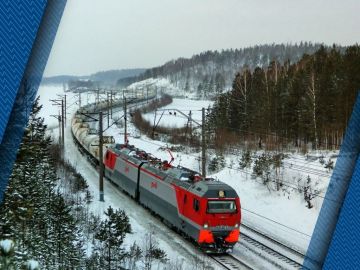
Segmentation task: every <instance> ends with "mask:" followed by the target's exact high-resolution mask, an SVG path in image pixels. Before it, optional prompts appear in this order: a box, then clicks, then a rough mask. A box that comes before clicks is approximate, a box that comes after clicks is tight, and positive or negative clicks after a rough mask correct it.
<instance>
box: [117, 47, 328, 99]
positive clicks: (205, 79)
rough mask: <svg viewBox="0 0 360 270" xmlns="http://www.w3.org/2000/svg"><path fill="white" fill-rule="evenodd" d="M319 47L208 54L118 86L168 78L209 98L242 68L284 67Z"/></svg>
mask: <svg viewBox="0 0 360 270" xmlns="http://www.w3.org/2000/svg"><path fill="white" fill-rule="evenodd" d="M320 46H321V45H320V44H312V43H307V42H302V43H300V44H295V45H291V44H270V45H261V46H254V47H248V48H243V49H228V50H222V51H206V52H203V53H200V54H196V55H194V56H193V57H191V58H188V59H187V58H178V59H176V60H172V61H169V62H167V63H166V64H164V65H162V66H159V67H155V68H151V69H148V70H146V71H145V72H144V73H142V74H140V75H139V76H137V77H133V78H125V79H119V81H118V85H121V86H127V85H129V84H131V83H133V82H136V81H141V80H144V79H148V78H155V77H165V78H168V79H170V81H171V82H172V83H173V84H174V85H176V86H177V87H178V88H180V89H184V90H185V92H197V94H198V96H199V97H205V98H209V97H212V96H215V95H217V94H219V93H221V92H223V91H224V90H225V89H226V88H229V87H231V83H232V81H233V79H234V76H235V74H236V72H238V71H239V70H242V69H243V68H245V67H246V68H248V69H250V70H254V69H255V68H256V67H258V66H260V67H265V66H268V65H269V64H270V62H271V61H273V60H276V61H278V62H279V63H283V62H285V61H287V60H290V62H296V61H298V60H299V59H300V58H301V57H302V55H303V54H305V53H307V54H311V53H314V52H315V51H316V50H317V49H319V48H320Z"/></svg>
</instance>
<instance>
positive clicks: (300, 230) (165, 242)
mask: <svg viewBox="0 0 360 270" xmlns="http://www.w3.org/2000/svg"><path fill="white" fill-rule="evenodd" d="M56 89H57V90H56ZM56 89H52V90H51V89H50V88H48V87H46V88H41V89H40V93H45V92H47V91H54V93H55V92H56V91H58V90H59V88H56ZM60 89H61V88H60ZM61 90H62V89H61ZM54 93H52V95H53V94H54ZM57 93H59V92H57ZM47 94H48V95H50V94H49V93H47ZM54 95H55V96H56V94H54ZM69 96H70V94H69ZM44 101H45V103H44V105H45V106H44V107H45V108H44V110H43V112H42V113H43V114H44V116H45V119H46V121H52V120H50V117H49V115H50V114H51V113H50V111H52V110H54V109H53V108H51V106H50V105H49V102H48V101H47V100H44ZM83 104H84V103H83ZM208 104H209V102H200V101H193V100H180V99H174V103H172V104H170V105H168V106H167V107H168V108H172V109H179V110H182V111H183V110H190V109H191V110H192V109H196V108H201V107H205V106H206V107H207V105H208ZM76 109H77V106H76V105H75V106H72V107H71V109H70V110H69V115H72V114H73V113H74V112H75V110H76ZM194 111H195V110H194ZM122 114H123V112H122V111H121V110H119V111H118V115H122ZM148 115H149V116H146V117H150V116H151V118H152V119H153V114H152V115H151V113H150V114H148ZM114 117H116V115H114ZM198 117H199V116H196V118H198ZM69 118H70V117H69ZM175 118H176V120H174V119H175ZM194 118H195V117H194ZM180 119H181V117H179V116H178V115H177V116H174V115H172V116H170V115H168V119H167V120H166V121H165V120H164V123H166V124H167V123H170V125H181V123H184V122H181V121H184V120H185V122H186V121H187V120H186V119H185V118H184V119H183V120H180ZM198 120H199V119H198ZM69 121H70V120H68V123H69ZM105 128H106V126H105ZM128 130H129V132H130V143H131V144H134V145H136V146H137V147H139V148H141V149H144V150H146V151H147V152H150V153H152V154H154V155H155V156H157V157H159V158H162V159H170V157H169V154H168V153H167V152H166V151H163V150H160V147H161V146H166V144H165V143H163V142H160V141H152V140H150V139H149V138H146V137H145V136H140V137H139V138H138V137H137V138H134V137H131V136H132V135H134V134H138V133H139V132H138V131H137V130H136V129H135V128H134V127H133V126H132V125H130V126H129V129H128ZM123 131H124V130H123V129H119V128H117V127H116V125H113V126H111V127H110V128H109V129H108V130H107V131H106V134H107V135H112V136H114V138H115V140H116V142H120V143H121V142H123V134H122V133H123ZM57 132H58V131H57ZM54 135H56V131H55V130H54ZM257 154H259V153H257ZM288 154H289V156H288V157H287V158H286V159H285V161H284V169H283V170H282V177H283V180H284V183H285V184H286V183H290V184H291V185H290V184H289V185H290V186H295V187H296V184H297V181H298V179H300V178H301V179H302V180H301V181H299V184H298V185H303V184H304V183H305V180H306V177H307V176H308V175H309V176H310V177H311V179H312V181H313V183H316V188H317V189H318V190H319V191H321V193H320V194H319V196H318V197H316V198H314V199H313V203H314V207H313V208H312V209H308V208H307V207H306V203H305V201H304V198H303V197H304V195H303V193H299V192H298V191H294V190H293V189H291V188H287V189H286V188H285V187H284V190H283V191H281V192H275V191H269V189H268V188H267V187H266V186H265V185H263V184H262V183H261V181H260V180H259V179H257V180H256V179H253V178H252V177H251V170H248V171H241V170H239V169H238V165H237V164H238V161H239V160H238V159H239V156H238V155H227V156H226V163H227V166H228V167H232V168H233V169H230V168H226V169H223V170H221V171H220V172H218V173H214V174H213V175H211V176H212V177H214V178H217V179H219V180H221V181H223V182H225V183H227V184H229V185H230V186H232V187H233V188H234V189H235V190H236V191H237V193H238V194H239V196H240V198H241V204H242V222H243V223H245V224H248V225H251V226H253V227H255V228H257V229H259V230H261V231H263V232H266V233H268V234H269V235H272V236H274V237H275V238H277V239H279V240H281V241H283V242H285V243H289V244H291V245H292V246H294V247H297V248H298V249H300V250H302V251H303V252H305V251H306V249H307V246H308V244H309V241H310V237H311V235H312V231H313V229H314V226H315V223H316V220H317V217H318V214H319V211H320V209H321V205H322V202H323V198H322V196H324V195H325V192H326V188H327V185H328V182H329V179H330V176H331V174H330V173H329V172H327V171H326V169H324V166H323V165H321V164H320V163H319V158H318V157H319V156H321V155H323V156H324V159H325V160H328V159H329V158H330V157H331V156H332V155H336V154H338V152H331V151H328V152H313V153H310V154H309V156H308V157H306V156H304V155H302V154H299V153H296V152H294V153H288ZM173 155H174V157H175V161H174V165H182V166H185V167H188V168H190V169H193V170H196V171H200V153H180V152H174V153H173ZM66 156H67V157H68V158H69V160H70V162H71V163H73V164H74V165H75V166H76V167H77V169H78V170H79V172H80V173H81V174H83V176H84V177H85V179H86V180H87V181H88V183H89V186H90V189H91V191H92V193H93V195H94V198H95V201H94V203H93V206H92V209H93V211H94V212H95V214H100V215H101V214H102V213H103V212H104V211H105V209H106V208H107V207H108V205H112V206H113V207H116V208H122V209H125V210H126V212H127V214H128V215H129V217H130V221H131V224H132V226H133V230H134V233H133V234H132V235H131V236H129V237H128V238H127V243H128V244H130V243H132V242H133V241H136V242H137V243H142V242H143V237H144V233H145V232H150V231H153V232H154V234H155V235H156V237H157V239H158V241H159V244H160V247H161V248H162V249H164V250H165V251H166V252H167V253H168V255H169V257H170V259H171V260H172V261H175V260H176V261H177V262H179V261H181V262H183V263H184V265H188V266H190V265H192V262H193V260H194V258H195V256H201V255H202V254H201V253H200V252H198V251H197V250H196V249H195V248H194V247H193V245H191V244H190V243H188V242H187V241H185V240H183V239H182V238H181V237H180V236H179V235H177V234H176V233H174V232H173V231H171V230H169V229H167V228H166V227H165V226H164V225H163V224H162V223H161V222H159V221H158V220H157V219H156V218H154V217H153V216H151V215H150V214H149V213H148V211H146V210H144V209H142V208H141V207H139V206H138V205H137V204H136V203H135V202H134V201H132V200H131V199H129V198H128V197H127V196H125V195H123V194H122V193H121V192H119V191H118V190H117V189H116V188H114V186H112V185H111V184H109V183H107V182H106V183H105V200H106V202H105V203H100V202H98V201H97V200H96V199H97V197H98V174H97V172H96V170H95V169H94V168H93V167H92V166H91V165H90V164H89V163H88V162H86V160H85V159H84V158H83V157H82V156H81V155H80V154H79V152H78V151H77V149H76V148H75V145H74V143H73V142H72V139H71V136H70V125H68V128H67V131H66ZM333 160H334V161H335V160H336V159H335V158H333ZM240 241H241V240H240ZM236 248H238V249H237V250H236V252H239V251H240V252H241V248H240V247H237V246H235V249H236ZM184 269H188V268H186V267H185V268H184Z"/></svg>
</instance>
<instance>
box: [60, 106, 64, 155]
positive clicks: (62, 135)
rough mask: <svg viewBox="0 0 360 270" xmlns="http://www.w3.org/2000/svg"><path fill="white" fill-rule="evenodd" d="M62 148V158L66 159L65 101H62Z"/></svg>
mask: <svg viewBox="0 0 360 270" xmlns="http://www.w3.org/2000/svg"><path fill="white" fill-rule="evenodd" d="M61 146H62V156H63V157H64V152H65V151H64V150H65V117H64V100H63V99H62V100H61Z"/></svg>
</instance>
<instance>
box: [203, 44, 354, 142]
mask: <svg viewBox="0 0 360 270" xmlns="http://www.w3.org/2000/svg"><path fill="white" fill-rule="evenodd" d="M359 89H360V47H359V45H355V46H351V47H348V48H347V49H346V50H345V52H342V50H341V49H339V48H336V47H335V46H334V47H333V48H325V47H321V48H320V49H319V50H318V51H316V52H315V53H314V54H312V55H304V56H303V57H302V58H301V59H300V61H298V62H297V63H293V64H291V63H290V61H286V62H285V63H284V64H281V63H279V62H278V61H273V62H271V63H270V65H269V66H267V67H263V68H260V67H257V68H255V69H254V70H251V69H245V70H243V71H242V72H239V73H238V74H237V75H236V77H235V79H234V81H233V85H232V90H231V91H230V92H228V93H225V94H222V95H221V96H220V97H218V99H217V100H216V102H215V105H214V108H213V110H212V113H211V114H210V115H209V127H210V129H212V130H213V131H215V132H214V136H213V138H214V140H215V143H216V144H217V145H218V146H221V145H223V142H224V141H227V142H229V141H231V140H232V141H233V143H239V140H241V141H242V142H244V141H247V142H252V143H254V144H255V146H256V147H260V148H261V147H263V146H264V145H265V146H266V147H268V148H271V147H275V146H276V147H278V146H279V145H281V144H282V145H283V146H289V145H294V146H297V147H301V146H307V145H309V144H311V146H312V148H313V149H317V148H338V146H339V145H340V144H341V142H342V137H343V135H344V132H345V129H346V126H347V122H348V119H349V117H350V115H351V112H352V108H353V104H354V102H355V99H356V97H357V94H358V90H359ZM239 135H241V136H242V137H241V139H239Z"/></svg>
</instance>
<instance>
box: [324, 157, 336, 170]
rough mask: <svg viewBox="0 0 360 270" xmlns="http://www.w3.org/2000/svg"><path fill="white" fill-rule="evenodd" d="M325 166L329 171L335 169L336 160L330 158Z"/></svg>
mask: <svg viewBox="0 0 360 270" xmlns="http://www.w3.org/2000/svg"><path fill="white" fill-rule="evenodd" d="M324 168H325V169H327V170H328V171H331V170H333V169H334V161H332V160H331V159H330V158H329V160H328V161H327V162H326V163H325V166H324Z"/></svg>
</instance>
